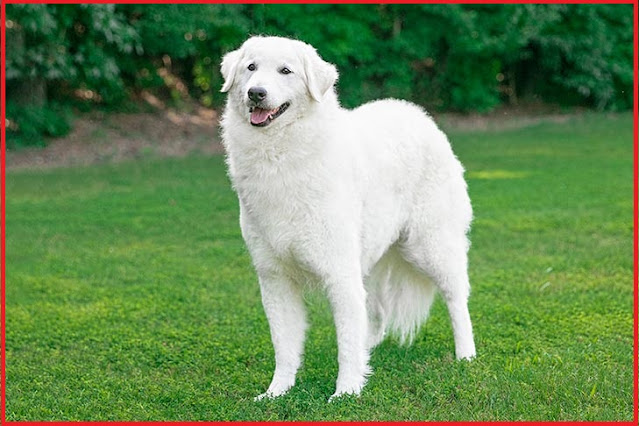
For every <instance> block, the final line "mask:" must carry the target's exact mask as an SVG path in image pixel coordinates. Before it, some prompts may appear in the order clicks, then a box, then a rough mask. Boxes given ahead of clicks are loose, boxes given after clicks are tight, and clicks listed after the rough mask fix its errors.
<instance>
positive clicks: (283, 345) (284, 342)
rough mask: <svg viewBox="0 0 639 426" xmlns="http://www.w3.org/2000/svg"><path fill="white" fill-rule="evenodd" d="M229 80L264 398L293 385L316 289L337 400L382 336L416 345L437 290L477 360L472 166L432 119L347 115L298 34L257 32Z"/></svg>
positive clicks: (460, 345)
mask: <svg viewBox="0 0 639 426" xmlns="http://www.w3.org/2000/svg"><path fill="white" fill-rule="evenodd" d="M222 75H223V77H224V86H223V87H222V92H229V94H228V101H227V105H226V110H225V112H224V117H223V120H222V127H223V140H224V145H225V148H226V151H227V155H228V157H227V162H228V166H229V174H230V177H231V180H232V182H233V186H234V188H235V190H236V191H237V193H238V196H239V201H240V224H241V228H242V235H243V237H244V239H245V241H246V244H247V246H248V249H249V252H250V254H251V257H252V259H253V263H254V265H255V268H256V270H257V274H258V277H259V283H260V289H261V294H262V302H263V305H264V310H265V312H266V317H267V318H268V322H269V326H270V330H271V338H272V341H273V346H274V349H275V373H274V375H273V380H272V382H271V384H270V386H269V387H268V390H267V391H266V392H265V393H264V394H262V395H260V396H258V397H257V398H256V399H260V398H262V397H265V396H266V397H276V396H279V395H282V394H284V393H286V392H287V391H288V390H289V389H290V388H291V386H293V385H294V383H295V375H296V372H297V370H298V368H299V367H300V364H301V362H302V353H303V347H304V337H305V331H306V328H307V322H306V315H305V306H304V302H303V298H302V294H303V290H304V287H305V286H307V285H308V284H309V283H319V284H320V285H321V287H322V288H323V289H324V290H325V292H326V294H327V296H328V299H329V301H330V304H331V307H332V311H333V316H334V319H335V326H336V331H337V343H338V352H339V353H338V361H339V373H338V376H337V385H336V390H335V393H334V394H333V396H332V397H331V398H333V397H336V396H339V395H343V394H356V395H358V394H359V393H360V391H361V390H362V387H363V386H364V384H365V382H366V378H367V376H368V375H370V374H371V369H370V367H369V366H368V359H369V353H370V351H371V349H372V348H373V347H374V346H375V345H377V344H378V343H379V342H380V341H381V340H382V339H383V338H384V336H385V335H386V334H387V332H391V333H394V334H396V335H397V336H399V338H400V340H401V341H410V340H411V339H412V338H413V336H414V335H415V332H416V331H417V330H418V328H419V326H420V325H421V324H422V323H423V322H424V320H425V319H426V317H427V315H428V310H429V308H430V305H431V303H432V301H433V296H434V293H435V289H438V290H439V291H440V292H441V294H442V296H443V298H444V300H445V301H446V305H447V307H448V311H449V313H450V319H451V321H452V326H453V332H454V338H455V351H456V355H457V358H458V359H470V358H472V357H473V356H474V355H475V344H474V341H473V333H472V326H471V322H470V315H469V313H468V305H467V300H468V295H469V291H470V285H469V282H468V273H467V251H468V247H469V242H468V239H467V237H466V234H467V232H468V230H469V227H470V222H471V218H472V209H471V205H470V200H469V198H468V194H467V189H466V183H465V181H464V178H463V173H464V170H463V168H462V166H461V164H460V163H459V161H458V160H457V158H456V157H455V155H454V154H453V152H452V150H451V147H450V144H449V143H448V140H447V138H446V136H445V135H444V134H443V133H442V132H441V131H440V130H439V129H438V128H437V126H436V125H435V123H434V122H433V121H432V120H431V119H430V118H429V117H428V115H427V114H426V113H424V111H422V110H421V109H420V108H419V107H417V106H415V105H413V104H410V103H408V102H404V101H398V100H383V101H376V102H371V103H368V104H366V105H363V106H361V107H359V108H357V109H354V110H346V109H343V108H341V107H340V105H339V103H338V100H337V96H336V94H335V91H334V89H333V85H334V84H335V82H336V80H337V71H336V69H335V67H334V66H333V65H331V64H329V63H327V62H325V61H323V60H322V59H321V58H320V57H319V55H318V54H317V52H316V51H315V49H314V48H313V47H311V46H310V45H308V44H305V43H303V42H300V41H296V40H289V39H285V38H280V37H252V38H250V39H249V40H247V41H246V42H245V43H244V44H243V45H242V46H241V47H240V48H239V49H238V50H235V51H232V52H230V53H228V54H227V55H226V56H225V57H224V59H223V61H222Z"/></svg>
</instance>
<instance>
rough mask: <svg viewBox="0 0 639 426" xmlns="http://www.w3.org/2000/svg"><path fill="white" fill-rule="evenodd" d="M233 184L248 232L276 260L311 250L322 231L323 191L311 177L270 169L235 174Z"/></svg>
mask: <svg viewBox="0 0 639 426" xmlns="http://www.w3.org/2000/svg"><path fill="white" fill-rule="evenodd" d="M233 182H234V186H235V189H236V191H237V193H238V196H239V198H240V200H241V203H242V206H243V215H245V216H246V220H247V223H249V224H250V228H251V229H250V232H253V233H257V234H258V235H259V237H260V238H261V239H262V240H264V241H265V242H266V243H267V244H268V246H269V247H270V248H271V249H272V250H273V251H274V254H276V255H277V256H278V257H282V258H289V257H292V256H293V257H296V256H297V254H300V253H301V252H306V251H312V250H313V244H314V243H313V241H314V239H315V237H318V234H317V231H318V228H321V222H322V211H323V210H324V207H323V206H324V205H325V190H324V189H323V188H320V187H319V185H318V183H317V182H316V180H315V179H314V178H313V176H312V174H310V175H309V173H308V171H306V172H305V173H296V172H295V171H283V170H279V171H278V170H273V171H270V172H269V173H259V174H241V173H240V174H237V175H235V176H233Z"/></svg>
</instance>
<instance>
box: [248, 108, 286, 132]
mask: <svg viewBox="0 0 639 426" xmlns="http://www.w3.org/2000/svg"><path fill="white" fill-rule="evenodd" d="M290 105H291V103H290V102H285V103H283V104H282V105H280V106H279V107H277V108H275V109H263V108H259V107H251V108H250V109H249V111H250V112H251V124H252V125H253V126H258V127H264V126H266V125H268V124H270V123H271V121H273V120H275V119H276V118H277V117H279V116H280V115H282V113H284V111H286V110H287V108H288V107H289V106H290Z"/></svg>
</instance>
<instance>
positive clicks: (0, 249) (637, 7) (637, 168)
mask: <svg viewBox="0 0 639 426" xmlns="http://www.w3.org/2000/svg"><path fill="white" fill-rule="evenodd" d="M14 3H41V4H78V3H83V2H78V1H72V0H51V1H41V0H23V1H18V0H5V1H2V3H1V5H0V8H1V16H0V26H1V28H0V40H1V46H0V57H1V61H2V62H1V66H2V69H1V70H2V77H1V78H0V80H1V81H0V102H1V104H0V131H1V141H0V149H1V150H2V152H1V153H0V154H1V155H0V175H1V179H2V184H1V188H0V221H1V227H0V346H1V348H0V350H1V353H0V358H1V362H0V422H1V424H2V425H5V424H10V425H11V424H15V425H18V424H20V425H23V424H28V425H52V424H54V425H67V424H68V425H75V424H77V422H15V421H14V422H7V421H6V404H5V403H6V391H5V381H6V362H5V300H6V299H5V297H6V292H5V290H6V287H5V286H6V276H5V271H6V270H5V249H6V246H5V201H6V198H5V176H6V156H5V153H6V121H5V111H6V77H5V69H6V66H5V64H6V49H5V47H6V28H5V21H6V9H5V7H6V4H14ZM86 3H142V4H143V3H159V2H158V1H153V0H120V1H104V0H97V1H95V0H94V1H87V2H86ZM171 3H227V2H224V1H208V2H207V1H202V0H195V1H193V0H191V1H189V0H174V1H172V2H171ZM228 3H233V2H231V1H229V2H228ZM237 3H246V4H262V3H304V2H302V1H297V0H280V1H264V0H245V1H242V2H237ZM308 3H335V1H332V0H315V1H311V2H308ZM340 3H350V4H377V3H403V4H418V3H448V4H455V3H458V4H484V3H489V2H486V1H483V0H444V1H436V2H430V1H425V0H404V1H397V0H391V1H388V0H378V1H371V0H348V1H344V2H340ZM490 3H499V4H528V3H538V4H550V3H560V4H582V3H605V4H633V5H634V20H633V26H634V108H633V110H634V141H633V142H634V143H633V145H634V149H633V155H634V157H633V160H634V161H633V163H634V186H633V189H634V191H633V199H634V221H633V225H634V241H633V258H634V303H633V307H634V350H633V358H634V380H633V381H634V413H633V419H634V420H633V421H632V422H622V421H618V422H614V421H611V422H563V421H559V422H547V421H546V422H534V421H525V422H491V423H495V424H499V425H503V426H508V425H568V424H588V425H636V424H637V423H639V319H638V317H639V265H638V264H639V229H638V228H639V219H638V213H639V195H638V191H639V86H638V85H639V81H638V74H639V65H638V64H639V59H638V58H639V53H638V52H639V35H638V28H637V27H638V21H637V20H638V19H639V0H604V1H588V0H581V1H580V0H564V1H557V0H541V1H526V0H497V1H491V2H490ZM90 423H91V424H92V425H103V424H104V425H114V424H115V425H118V424H130V423H135V424H137V425H140V426H147V425H156V424H159V423H160V422H90ZM162 423H179V424H184V425H190V426H200V425H202V424H203V423H209V424H214V423H216V424H223V423H222V422H162ZM237 423H238V424H242V425H258V424H261V423H260V422H237ZM269 423H271V424H282V425H285V424H289V423H290V422H269ZM295 423H298V424H304V423H307V424H316V425H321V424H327V425H329V424H332V423H329V422H295ZM415 423H417V424H421V423H423V422H384V424H389V425H397V426H400V425H402V426H403V425H405V424H415ZM451 423H453V424H467V425H476V424H483V423H487V422H446V423H443V422H435V423H430V422H429V424H445V425H447V424H451ZM352 424H355V425H365V424H370V423H367V422H353V423H352Z"/></svg>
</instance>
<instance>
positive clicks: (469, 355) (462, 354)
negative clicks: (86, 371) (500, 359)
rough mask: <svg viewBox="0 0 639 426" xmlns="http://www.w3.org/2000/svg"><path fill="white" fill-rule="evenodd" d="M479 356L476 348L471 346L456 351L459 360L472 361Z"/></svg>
mask: <svg viewBox="0 0 639 426" xmlns="http://www.w3.org/2000/svg"><path fill="white" fill-rule="evenodd" d="M476 356H477V353H476V352H475V348H469V349H466V350H461V351H456V353H455V357H456V358H457V360H458V361H471V360H473V359H474V358H475V357H476Z"/></svg>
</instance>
